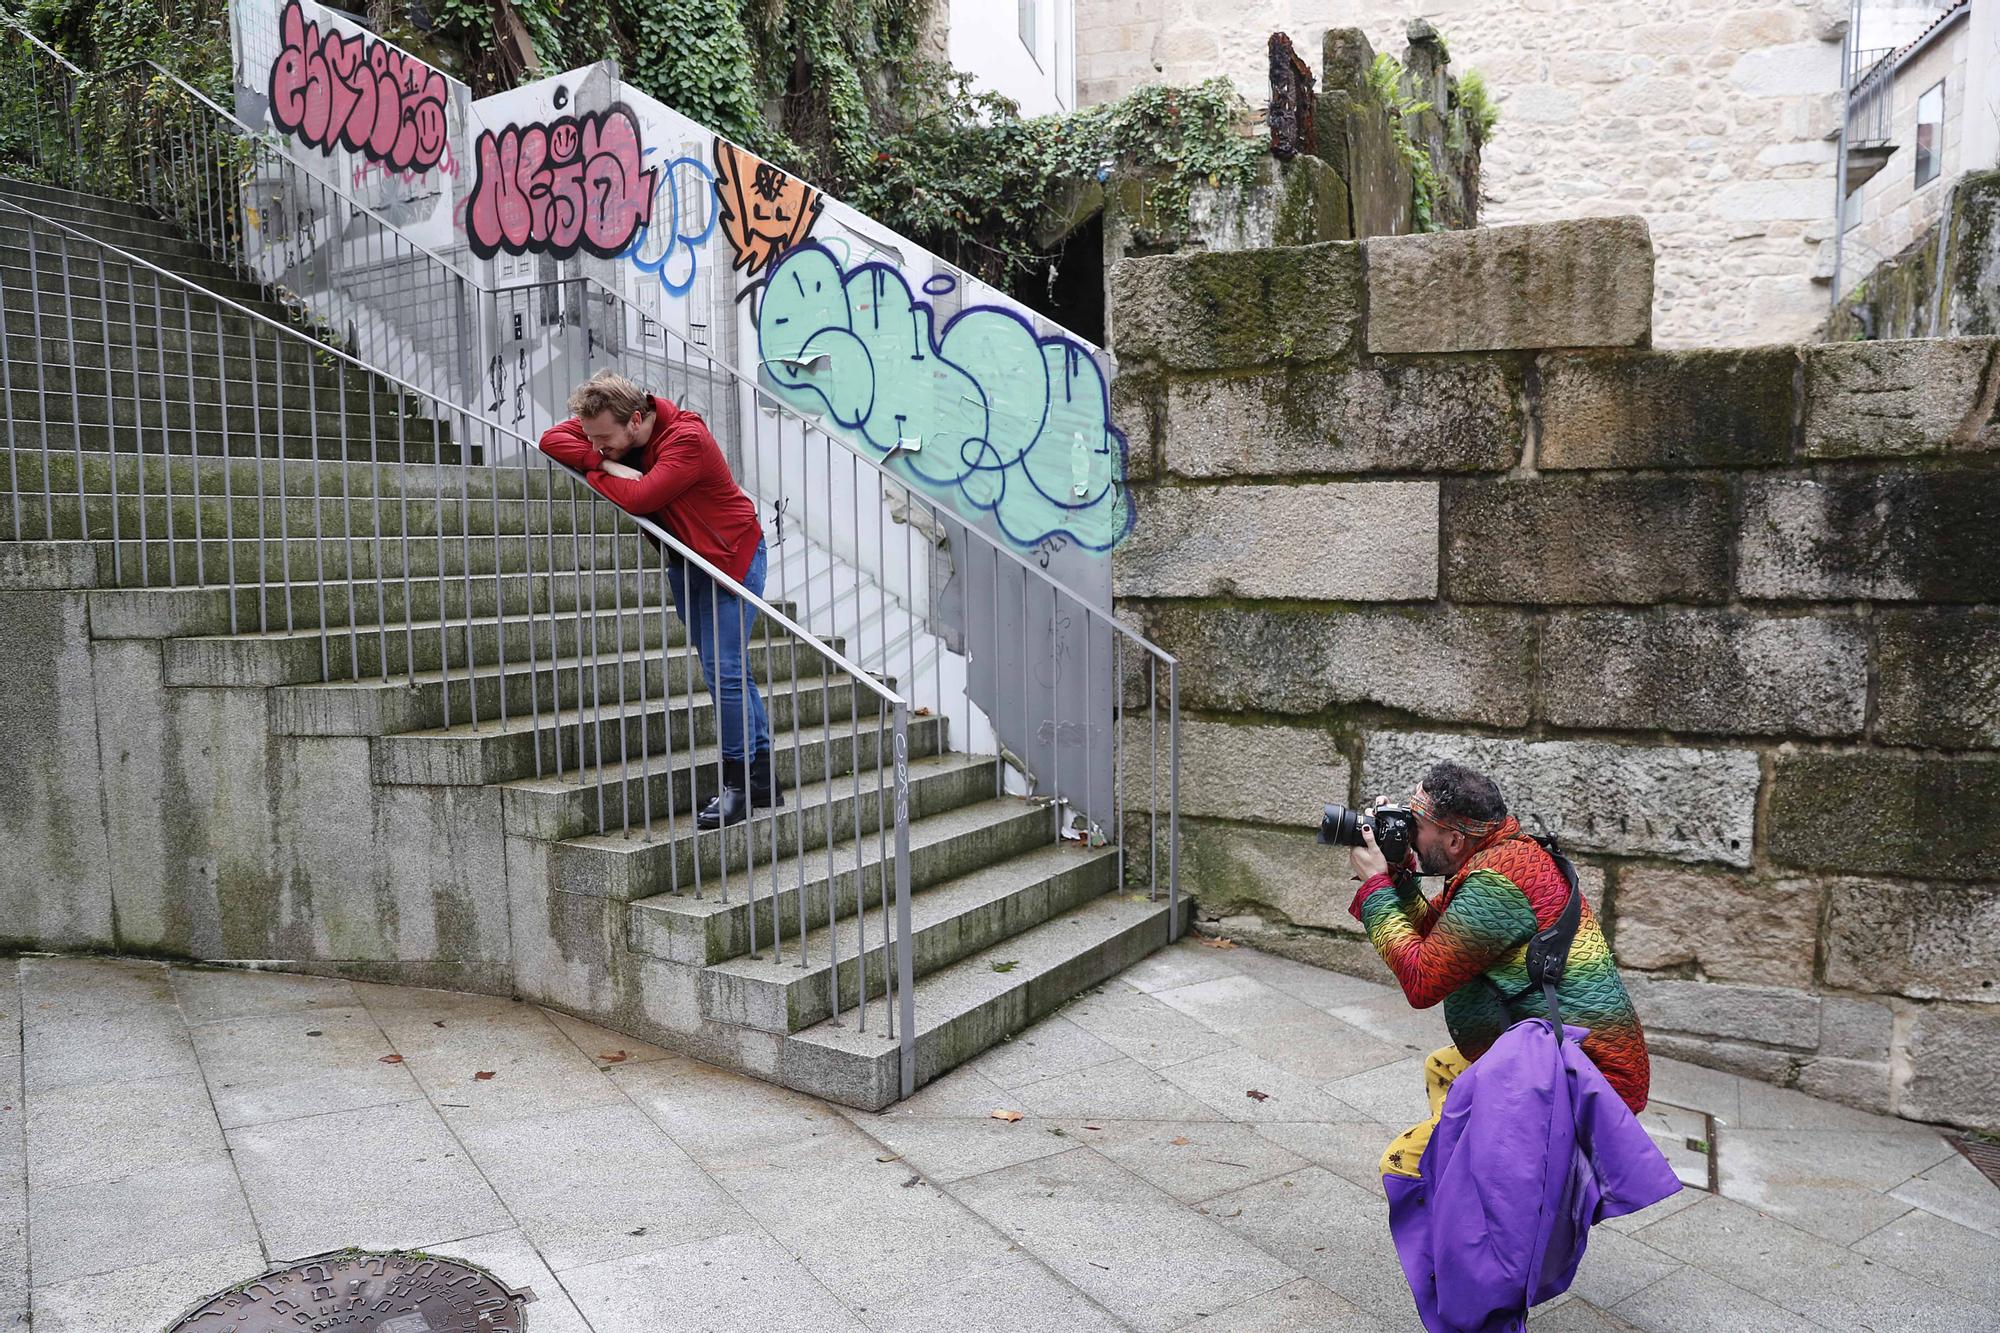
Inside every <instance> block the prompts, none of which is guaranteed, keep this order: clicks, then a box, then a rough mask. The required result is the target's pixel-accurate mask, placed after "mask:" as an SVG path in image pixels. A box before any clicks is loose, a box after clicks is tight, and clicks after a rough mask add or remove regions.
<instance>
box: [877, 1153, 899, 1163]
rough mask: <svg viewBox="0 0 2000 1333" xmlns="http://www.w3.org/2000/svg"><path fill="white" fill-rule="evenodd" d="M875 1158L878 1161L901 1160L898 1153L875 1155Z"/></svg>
mask: <svg viewBox="0 0 2000 1333" xmlns="http://www.w3.org/2000/svg"><path fill="white" fill-rule="evenodd" d="M875 1160H876V1161H878V1162H900V1161H902V1160H903V1158H902V1155H901V1154H900V1153H888V1154H886V1155H884V1156H881V1157H877V1158H876V1159H875Z"/></svg>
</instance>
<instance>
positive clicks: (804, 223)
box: [715, 139, 826, 277]
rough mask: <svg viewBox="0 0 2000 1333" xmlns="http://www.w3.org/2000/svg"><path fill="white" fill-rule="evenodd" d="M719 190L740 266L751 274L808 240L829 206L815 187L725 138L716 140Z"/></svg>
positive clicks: (731, 244) (724, 224) (725, 226)
mask: <svg viewBox="0 0 2000 1333" xmlns="http://www.w3.org/2000/svg"><path fill="white" fill-rule="evenodd" d="M715 189H716V196H717V198H719V199H720V200H721V201H722V214H721V216H722V231H723V234H724V235H725V236H727V237H728V238H729V248H730V249H732V250H734V251H735V252H736V264H735V267H737V268H740V269H742V270H743V271H744V272H745V273H748V274H750V275H751V276H752V277H754V276H756V275H757V273H759V272H760V271H762V270H763V269H764V268H766V267H768V266H769V265H770V264H772V263H773V262H775V261H776V260H777V258H778V256H780V255H782V254H784V253H785V251H787V250H789V249H791V248H792V247H793V246H795V245H797V244H798V243H799V242H800V241H803V240H804V239H805V238H806V237H807V235H809V234H810V233H811V231H812V228H813V223H814V222H816V221H818V219H819V214H820V210H821V209H822V208H824V207H826V200H825V199H823V198H821V197H820V192H819V191H818V190H815V189H814V188H813V187H812V186H810V185H808V184H806V183H805V182H804V181H802V180H800V179H798V178H797V177H796V176H791V175H787V174H786V173H785V172H783V171H780V170H779V169H778V168H776V167H774V166H772V165H771V164H770V163H768V162H765V161H763V160H762V159H761V158H758V157H757V156H756V155H755V154H753V153H746V152H744V151H743V150H742V149H741V148H738V147H737V146H736V145H735V144H732V143H725V142H723V141H722V140H721V139H717V140H716V141H715Z"/></svg>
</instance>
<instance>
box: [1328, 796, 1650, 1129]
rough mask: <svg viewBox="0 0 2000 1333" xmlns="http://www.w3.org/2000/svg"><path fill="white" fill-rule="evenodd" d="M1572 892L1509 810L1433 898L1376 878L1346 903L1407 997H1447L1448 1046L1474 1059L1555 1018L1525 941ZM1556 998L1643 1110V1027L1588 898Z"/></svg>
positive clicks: (1607, 1071)
mask: <svg viewBox="0 0 2000 1333" xmlns="http://www.w3.org/2000/svg"><path fill="white" fill-rule="evenodd" d="M1568 896H1569V887H1568V885H1567V884H1565V883H1564V882H1563V877H1562V872H1561V871H1559V870H1557V869H1556V864H1555V862H1554V861H1553V860H1551V859H1550V857H1549V854H1548V853H1547V852H1545V851H1543V850H1542V849H1541V847H1540V846H1539V845H1538V844H1537V843H1536V842H1535V840H1534V839H1533V838H1530V837H1528V836H1527V835H1526V834H1524V833H1522V832H1521V826H1520V824H1519V823H1518V822H1517V821H1516V820H1514V819H1511V818H1510V819H1508V820H1506V821H1505V822H1504V823H1503V824H1502V825H1501V827H1500V828H1499V829H1497V830H1495V831H1494V833H1493V834H1492V835H1491V836H1489V837H1488V838H1487V839H1485V840H1484V841H1483V842H1482V843H1481V844H1480V845H1479V846H1478V847H1477V848H1476V849H1475V850H1474V852H1473V854H1472V856H1471V858H1470V859H1469V860H1467V861H1466V863H1465V865H1464V866H1463V867H1461V868H1460V869H1459V872H1458V873H1457V874H1456V875H1454V876H1452V878H1451V879H1450V880H1449V881H1447V883H1446V884H1445V889H1444V892H1443V893H1442V894H1441V895H1439V897H1438V898H1437V900H1436V901H1435V902H1433V901H1431V900H1430V899H1427V898H1425V897H1424V895H1423V894H1422V893H1421V892H1418V891H1414V890H1412V891H1409V892H1407V893H1406V892H1405V891H1403V890H1402V889H1400V888H1398V887H1397V885H1396V882H1395V881H1394V880H1393V879H1392V878H1391V877H1390V876H1388V875H1377V876H1375V877H1374V878H1372V879H1370V880H1369V881H1368V882H1367V883H1365V884H1363V885H1362V886H1361V890H1360V892H1358V893H1356V894H1355V896H1354V903H1353V906H1352V908H1351V909H1350V910H1351V911H1352V912H1353V913H1354V916H1355V919H1357V920H1358V921H1360V922H1361V924H1362V925H1363V926H1365V927H1366V928H1367V930H1368V938H1369V941H1370V942H1371V943H1373V944H1374V946H1375V951H1376V952H1377V953H1379V954H1381V955H1382V961H1383V962H1385V963H1387V964H1388V965H1389V970H1390V971H1391V972H1394V973H1395V974H1396V980H1397V981H1398V982H1399V983H1400V984H1401V985H1402V987H1403V994H1404V995H1405V996H1407V997H1408V998H1409V1001H1410V1003H1411V1004H1413V1005H1415V1006H1416V1007H1417V1008H1419V1009H1427V1008H1429V1007H1430V1006H1431V1005H1434V1004H1437V1003H1440V1002H1442V1003H1443V1004H1444V1021H1445V1027H1446V1028H1447V1029H1448V1030H1449V1031H1450V1033H1451V1039H1452V1042H1453V1044H1455V1045H1456V1046H1457V1047H1458V1050H1459V1053H1460V1054H1461V1055H1463V1056H1464V1057H1465V1058H1466V1059H1468V1060H1477V1059H1478V1058H1479V1057H1480V1056H1481V1055H1482V1054H1484V1053H1485V1052H1486V1051H1487V1049H1488V1048H1490V1047H1491V1046H1492V1045H1493V1043H1494V1042H1496V1041H1498V1040H1499V1039H1500V1034H1501V1033H1503V1032H1505V1031H1506V1030H1507V1029H1508V1028H1509V1027H1511V1026H1513V1025H1514V1024H1515V1023H1518V1022H1520V1021H1521V1020H1522V1019H1524V1018H1546V1017H1547V1016H1548V1013H1547V1005H1546V1004H1544V1002H1543V1000H1542V994H1541V991H1540V990H1539V989H1537V988H1536V987H1533V986H1531V985H1529V984H1528V970H1527V953H1528V941H1529V940H1530V939H1531V938H1532V937H1533V936H1534V933H1535V932H1536V931H1537V930H1540V929H1541V928H1542V927H1544V926H1547V925H1550V924H1552V923H1553V922H1554V921H1555V919H1556V917H1557V916H1558V915H1560V914H1561V912H1562V909H1563V904H1564V902H1565V901H1567V899H1568ZM1558 998H1559V1000H1560V1002H1561V1004H1562V1014H1563V1022H1564V1023H1565V1025H1571V1024H1573V1025H1575V1026H1578V1027H1583V1028H1587V1029H1588V1030H1589V1035H1588V1036H1586V1037H1585V1038H1584V1039H1583V1050H1584V1053H1585V1054H1586V1055H1588V1056H1589V1057H1590V1058H1591V1061H1592V1062H1593V1063H1595V1064H1596V1066H1597V1067H1598V1069H1600V1070H1601V1071H1603V1074H1604V1077H1605V1079H1606V1080H1607V1081H1608V1082H1609V1083H1610V1084H1611V1086H1612V1087H1613V1088H1615V1089H1616V1090H1617V1092H1618V1095H1619V1096H1620V1097H1621V1098H1623V1099H1624V1101H1625V1104H1626V1105H1627V1106H1629V1107H1631V1108H1632V1110H1633V1112H1634V1113H1635V1114H1636V1113H1637V1112H1639V1111H1642V1110H1644V1109H1645V1106H1646V1092H1647V1086H1648V1084H1649V1083H1650V1081H1651V1068H1650V1065H1649V1064H1648V1061H1647V1057H1646V1034H1645V1033H1644V1032H1643V1031H1641V1030H1640V1027H1639V1016H1638V1014H1637V1013H1635V1012H1634V1011H1633V1008H1632V999H1631V997H1630V996H1629V995H1627V994H1626V993H1625V984H1624V983H1623V982H1622V981H1620V980H1619V979H1618V967H1617V964H1616V963H1615V962H1614V961H1613V959H1612V957H1611V947H1610V945H1609V944H1607V943H1606V942H1605V939H1604V932H1603V931H1602V930H1601V929H1600V928H1599V927H1598V924H1597V917H1596V915H1595V914H1594V913H1593V912H1592V911H1591V910H1590V904H1589V903H1587V902H1586V903H1585V904H1584V906H1583V920H1582V921H1581V922H1580V923H1579V924H1578V926H1577V930H1576V938H1575V940H1574V941H1573V942H1572V943H1571V944H1570V949H1569V970H1568V972H1567V973H1566V974H1565V975H1564V977H1563V982H1562V986H1561V988H1560V990H1559V992H1558Z"/></svg>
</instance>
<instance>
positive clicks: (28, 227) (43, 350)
mask: <svg viewBox="0 0 2000 1333" xmlns="http://www.w3.org/2000/svg"><path fill="white" fill-rule="evenodd" d="M35 114H36V115H38V116H39V115H40V114H41V111H40V108H37V109H36V112H35ZM36 142H37V144H38V145H39V143H40V139H39V137H38V138H37V140H36ZM22 230H24V231H26V232H27V233H28V314H29V317H30V319H31V321H32V327H33V328H34V331H35V409H36V411H35V417H36V420H38V421H47V420H48V419H49V384H48V381H49V371H48V356H49V352H48V347H49V345H48V342H47V341H46V340H45V339H44V338H43V337H42V267H41V258H40V247H39V246H37V245H36V244H35V219H34V218H33V217H30V218H29V219H28V220H27V221H26V222H24V223H23V224H22ZM127 280H128V281H129V280H130V270H129V269H128V270H127ZM132 318H133V321H134V323H133V328H134V329H135V330H136V329H137V327H138V323H137V321H138V318H139V306H138V302H137V301H136V300H135V301H133V302H132ZM134 337H135V338H136V337H137V334H136V333H135V334H134ZM138 364H139V359H138V358H137V357H136V356H135V357H133V358H132V365H133V367H134V370H133V373H134V375H135V376H136V375H137V373H138V371H137V367H138ZM8 398H9V406H8V409H7V410H8V415H9V416H12V415H13V406H12V398H13V391H12V389H11V388H10V389H9V391H8ZM107 415H109V414H108V413H107ZM70 431H71V433H72V434H73V435H74V436H75V437H76V438H77V439H78V440H79V441H80V440H82V438H83V422H82V421H81V420H78V421H74V422H72V423H71V424H70ZM109 433H110V432H109V431H106V434H109ZM139 438H140V443H139V447H140V448H141V449H142V450H143V449H144V448H145V432H144V431H143V430H141V431H140V432H139ZM52 464H53V459H52V457H51V453H50V450H49V445H48V438H47V434H46V432H45V433H44V435H43V439H42V535H43V536H44V537H46V538H47V539H48V540H49V541H54V540H55V539H56V499H55V489H56V486H55V473H54V469H53V466H52ZM140 466H141V469H142V470H143V468H144V462H143V456H142V461H141V464H140ZM141 512H142V513H143V512H144V509H143V507H142V509H141ZM14 535H15V537H16V538H17V539H18V538H19V537H20V536H21V535H22V534H21V533H20V532H19V531H18V530H16V532H15V534H14Z"/></svg>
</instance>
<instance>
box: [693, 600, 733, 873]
mask: <svg viewBox="0 0 2000 1333" xmlns="http://www.w3.org/2000/svg"><path fill="white" fill-rule="evenodd" d="M687 578H688V600H689V601H693V600H694V581H695V580H696V579H697V578H699V579H701V580H702V587H703V589H704V591H705V592H706V593H707V594H708V634H709V639H708V646H709V651H710V654H711V657H712V658H720V657H721V656H722V606H721V601H722V589H721V587H719V586H718V585H717V584H716V582H715V580H714V579H713V578H710V577H709V575H708V574H707V573H706V572H705V571H701V570H695V569H690V570H688V572H687ZM696 614H697V615H699V614H700V613H699V612H697V613H696ZM703 674H704V675H710V674H712V676H713V678H712V679H711V680H710V681H709V683H708V695H709V700H708V702H709V707H710V709H711V710H712V711H713V712H714V713H715V776H716V789H715V796H716V800H717V802H718V804H717V806H716V813H717V815H720V814H721V813H722V806H721V804H720V802H721V800H722V795H723V792H724V791H725V790H727V788H728V786H729V756H728V755H727V754H726V753H724V750H725V746H724V745H723V736H724V735H725V732H724V730H723V726H722V723H723V712H722V709H723V702H722V684H723V681H722V663H721V662H720V661H716V662H715V663H714V665H713V666H712V667H710V668H709V670H708V671H706V672H704V673H703ZM715 861H716V872H717V877H718V878H719V879H720V880H721V881H722V901H723V902H725V903H726V902H728V901H729V828H728V826H727V825H725V824H723V823H722V822H721V821H720V820H719V819H718V820H717V822H716V827H715Z"/></svg>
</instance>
